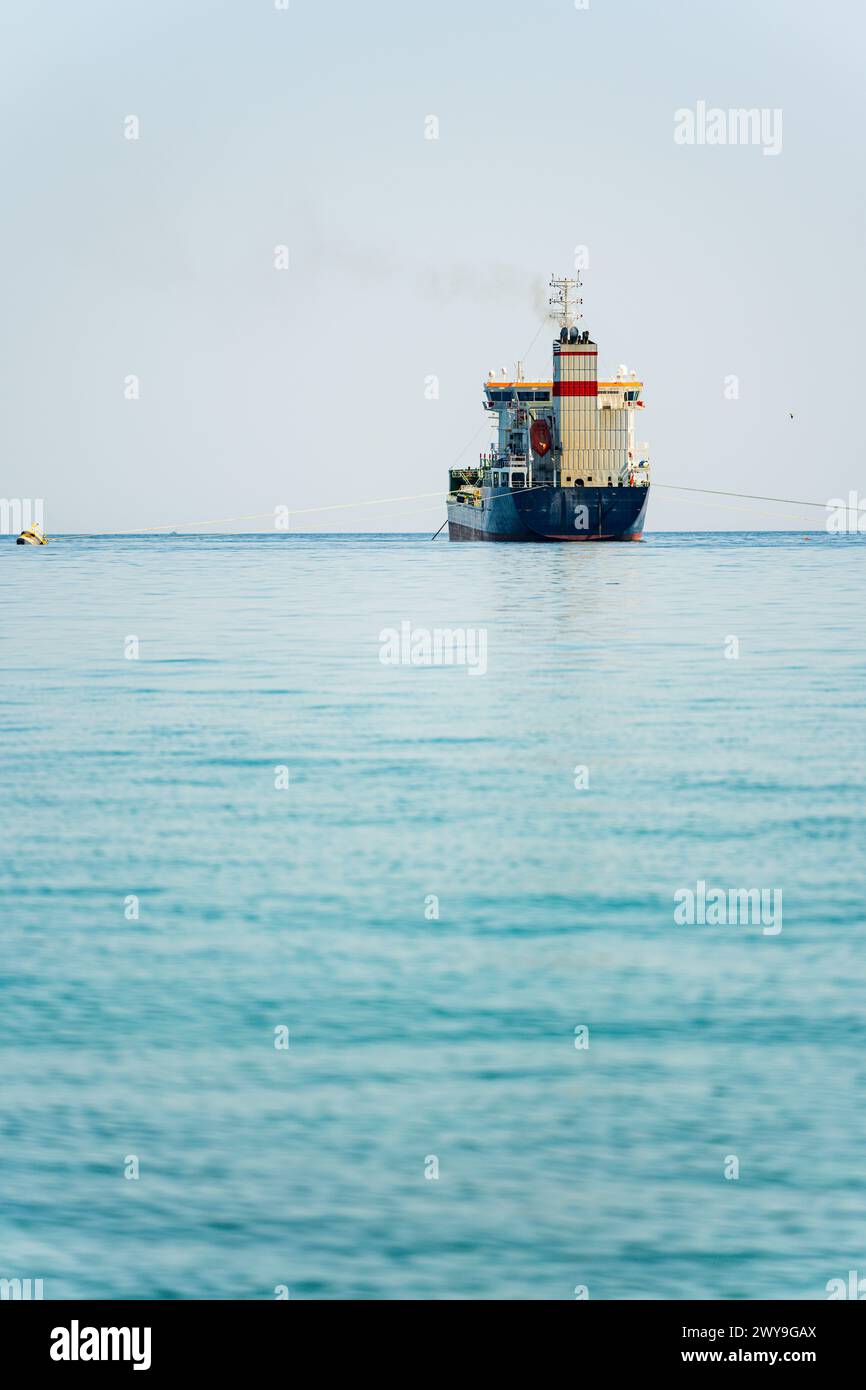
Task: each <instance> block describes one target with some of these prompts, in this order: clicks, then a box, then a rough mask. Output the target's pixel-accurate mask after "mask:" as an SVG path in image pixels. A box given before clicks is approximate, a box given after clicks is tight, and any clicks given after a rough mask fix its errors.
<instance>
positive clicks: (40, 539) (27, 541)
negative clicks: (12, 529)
mask: <svg viewBox="0 0 866 1390" xmlns="http://www.w3.org/2000/svg"><path fill="white" fill-rule="evenodd" d="M15 544H16V545H47V544H48V537H47V536H46V534H45V532H44V531H43V530H42V527H41V526H40V525H39V523H38V522H34V523H33V525H32V526H28V527H27V530H26V531H22V532H21V535H20V536H19V537H18V540H17V541H16V542H15Z"/></svg>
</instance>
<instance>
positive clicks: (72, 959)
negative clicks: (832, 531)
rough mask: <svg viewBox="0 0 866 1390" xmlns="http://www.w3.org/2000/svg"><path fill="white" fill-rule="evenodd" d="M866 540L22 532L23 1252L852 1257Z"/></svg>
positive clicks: (59, 1279) (214, 1277) (779, 1262)
mask: <svg viewBox="0 0 866 1390" xmlns="http://www.w3.org/2000/svg"><path fill="white" fill-rule="evenodd" d="M864 554H866V551H864V542H863V539H862V538H860V539H857V538H849V539H846V538H837V537H832V538H831V537H827V536H825V535H821V534H817V535H813V536H812V538H811V539H810V540H808V541H806V540H804V539H803V536H802V535H801V534H797V535H778V534H773V535H767V534H763V535H762V534H742V535H656V536H651V537H649V538H648V540H647V541H646V542H645V543H644V544H642V545H585V546H580V545H572V546H565V545H563V546H556V545H551V546H538V547H535V546H519V545H515V546H508V545H500V546H497V545H474V546H473V545H462V546H461V545H449V544H448V542H447V540H445V538H444V537H440V538H439V540H438V541H436V542H435V543H433V544H431V543H430V542H429V541H428V540H427V538H426V537H418V536H373V535H369V536H342V537H341V536H275V535H270V536H264V537H260V536H226V537H208V538H202V537H171V538H159V539H144V538H130V537H123V536H118V537H110V538H109V537H99V538H86V537H81V538H62V537H61V538H57V539H55V540H54V541H53V543H52V544H51V545H50V546H49V547H48V548H47V549H44V550H37V549H30V548H29V547H27V548H24V547H16V546H14V545H13V544H11V543H8V544H7V543H4V544H2V546H0V585H2V675H0V691H2V696H0V711H2V743H0V807H2V821H3V826H4V830H3V842H2V843H3V855H2V868H0V916H2V948H3V949H2V958H0V974H2V986H0V1061H2V1077H3V1085H2V1099H0V1173H2V1202H0V1277H5V1278H13V1277H20V1278H42V1279H43V1280H44V1292H45V1296H46V1297H47V1298H73V1297H91V1298H95V1297H120V1298H126V1297H156V1298H202V1297H204V1298H223V1297H243V1298H273V1297H274V1296H275V1290H277V1289H278V1288H279V1287H280V1286H284V1287H285V1288H286V1289H288V1290H289V1291H290V1294H291V1297H292V1298H310V1297H322V1298H377V1299H383V1298H388V1299H390V1298H425V1299H426V1298H431V1299H439V1298H472V1299H485V1298H508V1299H511V1298H518V1299H528V1298H531V1299H571V1298H574V1296H575V1288H576V1287H584V1288H586V1289H587V1290H588V1292H589V1296H590V1298H641V1297H652V1298H659V1299H671V1298H712V1297H721V1298H731V1299H748V1298H789V1297H793V1298H802V1299H815V1298H818V1299H820V1298H823V1297H826V1292H825V1288H826V1284H827V1281H828V1280H830V1279H832V1278H837V1277H842V1278H847V1273H848V1271H849V1270H850V1269H857V1270H858V1271H859V1273H860V1275H861V1276H866V1184H864V1178H866V1106H864V1104H863V1100H864V1083H866V1022H864V999H866V928H864V895H866V875H864V853H866V834H864V832H866V792H864V787H866V737H864V691H866V658H864V594H866V588H864ZM403 624H408V625H409V628H408V631H409V632H410V634H414V636H411V637H410V639H409V640H410V643H411V644H412V645H414V648H415V651H416V655H420V656H421V657H424V656H425V654H426V653H429V652H431V651H432V652H433V653H434V654H435V647H434V646H433V634H434V632H435V630H436V629H449V630H454V629H460V630H462V632H463V635H464V636H465V639H466V641H467V642H468V643H469V647H468V650H469V653H470V655H471V656H473V657H475V658H478V659H477V660H476V661H475V669H471V668H470V667H469V666H467V665H459V664H455V665H450V666H449V665H441V664H440V665H433V664H421V665H419V664H411V663H409V664H388V663H387V662H385V661H383V660H382V659H381V656H382V655H383V654H384V655H387V654H388V649H387V648H386V645H385V644H386V642H387V640H388V639H387V633H386V636H385V637H384V638H383V637H382V636H381V634H382V633H383V632H385V631H386V630H387V629H393V630H394V632H395V633H396V634H398V635H399V636H400V641H402V640H403V637H402V634H403V633H405V632H406V631H407V629H405V628H403V627H402V625H403ZM425 634H426V636H425ZM446 640H447V639H446ZM399 646H400V643H399V642H398V641H397V638H396V637H395V638H394V640H393V641H392V643H391V649H392V650H393V651H396V652H397V655H398V657H399V655H400V650H399ZM482 652H483V660H481V654H482ZM410 654H411V652H410ZM458 654H459V650H458ZM485 668H486V669H485ZM699 883H704V884H706V885H707V887H706V892H707V893H709V892H710V890H711V889H713V888H720V889H724V890H725V893H727V891H728V890H729V889H743V890H746V889H752V888H757V889H764V890H767V894H768V900H769V897H770V895H772V894H773V893H774V890H778V894H779V895H781V896H780V897H779V898H778V899H774V901H778V902H779V903H780V904H781V907H780V912H779V913H777V914H776V915H775V916H774V917H773V922H774V924H775V925H774V926H773V927H772V928H771V930H769V931H768V930H766V923H764V924H762V922H761V921H760V920H758V921H751V920H747V921H735V922H734V923H731V922H726V923H725V924H724V925H722V924H714V923H709V924H706V923H701V922H700V921H697V922H695V923H694V924H688V923H678V922H677V921H675V917H674V912H675V895H676V894H678V893H680V894H681V895H682V894H684V893H685V892H686V890H691V891H692V893H693V894H694V895H695V901H696V903H697V901H698V894H699V889H698V884H699ZM678 901H685V899H684V898H682V896H681V898H680V899H678ZM726 901H727V900H726ZM695 910H696V913H698V914H699V909H698V908H697V907H696V909H695ZM746 915H747V914H746ZM778 925H780V926H781V930H775V926H778ZM575 1030H577V1032H576V1031H575ZM286 1044H287V1045H286ZM737 1172H738V1176H735V1174H736V1173H737Z"/></svg>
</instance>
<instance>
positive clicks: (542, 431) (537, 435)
mask: <svg viewBox="0 0 866 1390" xmlns="http://www.w3.org/2000/svg"><path fill="white" fill-rule="evenodd" d="M529 442H530V444H531V445H532V451H533V453H535V454H537V455H538V457H539V458H542V459H543V458H544V455H545V454H547V453H549V452H550V445H551V442H552V441H551V438H550V425H549V424H548V423H547V421H546V420H533V422H532V427H531V429H530V431H529Z"/></svg>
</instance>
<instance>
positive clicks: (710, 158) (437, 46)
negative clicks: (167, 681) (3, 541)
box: [0, 0, 866, 533]
mask: <svg viewBox="0 0 866 1390" xmlns="http://www.w3.org/2000/svg"><path fill="white" fill-rule="evenodd" d="M279 3H280V0H278V4H279ZM0 26H2V28H0V102H2V107H3V112H2V115H3V139H2V146H0V174H2V183H3V191H4V198H3V207H4V210H3V216H2V219H0V249H2V268H3V277H2V279H3V304H2V335H0V336H2V373H0V382H2V386H0V393H2V476H0V493H2V495H4V496H6V497H30V498H39V497H42V498H44V499H45V507H46V520H47V523H48V527H49V530H50V531H53V532H55V533H58V532H63V531H105V530H119V531H123V530H136V529H143V528H147V527H151V526H154V527H155V526H160V525H165V524H171V525H175V526H177V528H178V529H184V527H185V526H186V524H188V523H190V522H193V521H200V520H205V519H209V518H223V517H225V518H233V517H238V516H246V515H249V514H257V513H263V514H265V515H264V516H263V517H262V519H260V520H251V521H248V522H238V523H233V524H231V525H226V526H224V527H223V528H222V529H226V530H244V529H253V530H264V529H270V526H271V523H270V522H269V520H268V515H267V514H270V513H272V512H273V509H274V508H275V507H276V506H279V505H281V504H283V505H287V506H289V507H291V508H293V509H297V510H298V512H299V513H300V514H299V515H297V516H296V517H295V518H294V519H293V523H292V527H293V529H298V530H332V529H333V530H337V529H339V530H430V531H432V530H435V528H436V526H437V525H438V524H439V521H441V520H442V519H443V518H444V508H443V504H442V502H441V501H438V500H437V499H436V498H428V499H426V500H422V501H420V502H415V503H406V502H403V503H396V504H392V505H390V506H388V507H368V508H364V509H358V510H342V511H337V510H333V511H329V512H321V513H309V514H306V515H305V514H303V513H302V512H301V509H303V508H314V507H320V506H327V505H333V504H335V503H345V502H357V501H361V500H364V499H376V498H390V497H405V496H410V495H414V494H419V493H431V492H437V491H444V489H445V487H446V485H447V469H448V467H449V466H450V465H451V464H452V463H453V462H454V461H455V459H456V458H457V457H458V455H460V456H461V457H462V459H463V460H465V461H469V460H470V459H471V458H472V457H473V456H474V455H475V454H477V452H478V451H479V450H480V449H482V448H483V447H484V446H485V445H486V443H487V442H488V440H489V438H490V431H489V430H488V429H487V428H486V427H485V422H484V414H483V411H482V410H481V406H480V401H481V391H480V386H481V382H482V380H483V378H484V376H485V375H486V373H487V370H488V368H490V367H495V368H496V369H497V370H498V369H499V368H501V367H502V366H507V367H508V368H509V370H510V369H511V368H512V367H513V365H514V361H515V359H516V358H518V357H519V356H520V355H521V354H522V353H523V352H524V351H525V349H526V347H527V344H528V343H530V342H531V341H532V340H533V338H535V344H534V347H533V348H532V351H531V352H530V354H529V359H528V361H527V370H528V373H529V374H537V375H544V376H547V375H549V358H550V342H551V339H552V336H553V333H552V331H551V328H550V327H549V326H547V327H544V328H543V329H542V331H541V333H540V334H538V336H537V337H536V334H537V330H538V328H539V324H540V322H541V319H540V310H539V306H540V304H541V303H542V302H543V300H544V298H545V296H546V289H545V286H546V281H547V278H548V277H549V275H550V273H551V271H554V270H555V271H556V272H557V273H559V274H569V273H572V270H573V266H574V259H575V247H578V246H585V247H587V248H588V253H589V267H588V269H587V270H586V271H585V272H584V281H585V289H584V297H585V306H584V307H585V314H586V318H585V326H587V327H588V328H589V329H590V332H591V333H592V335H593V337H594V338H595V339H596V340H597V341H598V343H599V347H600V358H599V365H600V371H601V373H602V374H603V375H607V374H609V373H610V372H612V371H614V370H615V369H616V367H617V366H618V364H620V363H626V364H627V365H628V367H629V368H634V369H635V370H636V371H637V372H638V374H639V376H640V377H641V378H642V379H643V380H644V382H645V383H646V386H645V398H646V409H645V411H644V412H643V413H642V415H641V416H640V417H639V430H638V437H639V438H640V439H647V440H649V442H650V447H651V458H652V463H653V478H654V481H655V482H657V483H659V484H661V483H669V484H690V485H694V486H699V487H711V488H712V487H716V488H729V489H731V490H736V491H740V492H754V493H769V494H773V495H779V496H783V497H793V498H807V499H815V500H824V499H827V498H830V497H833V496H838V495H844V494H847V492H848V490H849V489H852V488H856V489H859V491H860V492H861V494H862V493H863V492H864V491H866V476H864V475H866V468H864V463H863V441H862V429H861V412H860V410H859V395H860V389H859V381H858V375H859V372H860V367H861V358H862V347H861V341H862V335H863V322H864V270H863V248H864V244H866V238H864V197H863V130H864V126H866V121H864V115H866V112H864V107H866V84H864V81H863V54H864V37H866V33H864V30H866V21H864V10H863V8H862V7H861V6H859V5H855V4H854V3H844V4H843V3H840V0H830V2H829V3H827V2H826V0H825V3H822V4H820V5H818V4H816V3H814V2H811V3H806V2H805V0H760V3H755V0H728V3H726V4H724V5H713V4H709V3H703V2H702V3H696V0H658V3H648V0H589V7H588V9H586V10H581V9H578V8H576V6H575V4H574V0H533V3H531V4H530V3H527V0H495V2H494V0H439V3H436V4H430V5H422V4H406V3H405V0H369V3H364V4H357V3H350V0H336V3H325V0H289V2H288V8H287V9H286V10H283V9H281V8H277V6H276V5H275V4H274V0H223V2H222V3H220V0H207V2H206V3H205V0H148V2H147V3H143V2H142V0H137V2H136V3H131V2H130V0H82V3H78V4H75V5H69V4H63V3H60V0H56V2H54V3H47V2H43V3H36V0H28V2H27V3H25V0H17V3H13V0H3V5H2V18H0ZM701 101H703V102H705V103H706V104H707V106H708V107H719V108H722V109H724V110H726V111H727V110H728V109H730V108H739V107H757V108H766V109H767V111H768V113H770V112H773V111H775V110H780V111H781V113H782V117H781V119H782V126H781V134H782V141H781V150H780V152H779V153H777V154H765V153H764V148H763V147H762V145H761V144H760V143H759V144H754V145H743V144H739V145H732V144H725V145H719V144H716V145H709V144H694V145H691V146H688V145H682V144H677V143H676V142H675V140H674V132H675V112H676V111H678V110H682V109H684V108H689V109H692V110H696V108H697V104H698V102H701ZM130 116H134V117H135V118H137V121H138V123H139V138H138V139H127V138H126V134H127V133H128V132H129V131H130V130H132V129H134V125H131V124H130V123H129V122H128V120H127V118H128V117H130ZM430 116H435V117H436V119H437V121H438V134H439V138H438V139H427V138H425V133H429V132H430V131H431V129H435V127H433V126H431V123H430V122H429V121H428V119H427V118H428V117H430ZM279 246H286V247H288V262H289V264H288V269H279V268H276V267H275V247H279ZM277 255H279V253H277ZM132 376H134V377H136V378H137V379H138V383H139V385H138V390H139V399H127V398H126V395H127V394H129V393H130V385H129V381H128V379H129V378H130V377H132ZM430 376H435V377H437V378H438V387H439V396H438V399H428V398H427V396H428V395H429V394H430V393H429V389H428V390H427V391H426V393H425V386H426V384H427V379H428V378H429V377H430ZM733 377H736V378H737V381H736V383H732V382H731V380H730V378H733ZM726 379H727V394H726ZM134 390H135V386H134V384H133V386H132V391H133V393H134ZM791 412H793V413H794V419H793V420H792V419H791V418H790V415H791ZM470 441H471V443H470ZM468 443H469V448H468V449H466V451H465V452H464V453H463V454H462V455H461V450H463V449H464V446H466V445H467V444H468ZM711 500H714V501H715V503H716V505H714V506H707V505H705V503H704V502H703V501H699V500H698V499H697V498H691V499H689V498H687V496H685V495H684V494H679V493H675V492H663V491H662V490H661V489H660V488H657V489H656V490H655V493H654V496H653V498H652V500H651V509H650V517H649V529H650V530H671V529H699V530H714V529H720V528H734V529H740V528H746V527H755V528H761V527H765V526H766V527H770V526H773V525H774V520H773V518H772V517H768V516H767V515H766V512H768V511H772V510H773V509H772V508H770V507H768V506H766V505H764V504H754V505H755V507H756V508H757V510H756V511H748V510H746V511H736V510H725V509H722V508H720V507H719V506H718V504H719V503H720V502H722V501H723V500H724V499H711ZM739 505H740V506H742V507H744V508H748V505H749V504H746V503H741V504H739ZM776 510H777V511H778V512H779V513H782V514H783V515H782V516H781V517H780V524H781V525H782V526H783V528H784V529H798V528H799V527H800V525H801V523H800V522H798V520H797V509H796V508H793V509H792V508H787V509H786V508H778V509H776ZM786 511H787V512H788V513H793V515H788V516H785V515H784V513H785V512H786ZM818 519H819V520H820V521H821V522H823V518H820V517H819V518H818ZM776 524H779V522H777V523H776Z"/></svg>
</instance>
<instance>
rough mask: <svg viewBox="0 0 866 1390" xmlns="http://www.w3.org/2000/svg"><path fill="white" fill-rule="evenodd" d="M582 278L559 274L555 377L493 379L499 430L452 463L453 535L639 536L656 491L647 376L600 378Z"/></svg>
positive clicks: (488, 389)
mask: <svg viewBox="0 0 866 1390" xmlns="http://www.w3.org/2000/svg"><path fill="white" fill-rule="evenodd" d="M580 287H581V284H580V277H579V276H577V277H576V278H574V279H562V278H557V277H555V276H554V277H552V278H551V281H550V289H551V291H552V293H551V296H550V300H549V303H550V306H551V318H553V319H555V320H557V321H558V323H559V336H558V338H556V339H555V340H554V342H553V374H552V378H551V380H549V381H526V380H524V375H523V368H522V364H521V363H518V364H517V369H516V371H515V372H514V374H513V378H512V379H510V380H506V379H505V376H506V374H505V373H503V377H502V379H499V378H497V377H494V375H493V373H492V372H491V373H490V375H489V376H488V379H487V381H486V382H485V383H484V407H485V409H486V410H488V411H490V413H491V415H492V416H496V420H497V436H496V439H495V440H494V442H493V443H491V445H490V448H489V450H488V451H487V452H486V453H483V454H481V455H480V456H479V459H478V466H477V467H473V468H452V469H451V470H450V474H449V480H448V486H449V491H448V504H447V506H448V536H449V539H450V540H453V541H639V540H640V539H641V536H642V535H643V528H644V519H645V517H646V510H647V503H648V501H649V490H650V469H649V457H648V451H647V448H646V445H640V446H636V445H635V442H634V433H635V431H634V421H635V414H636V412H637V411H638V410H640V409H642V408H643V400H642V395H641V393H642V391H643V382H641V381H638V380H637V378H636V377H635V374H634V373H633V372H631V373H629V372H628V370H627V368H625V367H620V368H619V371H618V372H617V374H616V377H615V378H614V379H613V380H612V381H599V379H598V345H597V344H596V343H595V342H594V341H593V340H592V339H591V338H590V336H589V333H588V331H587V330H586V329H581V328H580V327H579V321H580V319H581V318H582V314H581V313H580V308H579V306H580V305H581V304H582V302H583V301H582V299H580V298H579V296H578V291H579V289H580Z"/></svg>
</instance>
